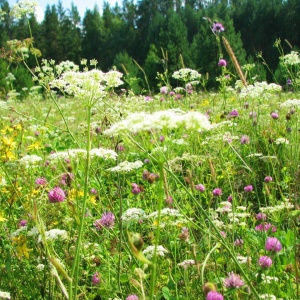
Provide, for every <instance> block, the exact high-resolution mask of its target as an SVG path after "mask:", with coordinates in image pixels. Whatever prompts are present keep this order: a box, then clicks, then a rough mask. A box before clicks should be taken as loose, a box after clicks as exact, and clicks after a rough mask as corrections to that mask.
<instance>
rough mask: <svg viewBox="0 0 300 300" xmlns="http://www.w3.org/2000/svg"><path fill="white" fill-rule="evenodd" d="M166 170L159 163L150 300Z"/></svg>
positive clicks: (154, 280) (153, 282) (154, 273)
mask: <svg viewBox="0 0 300 300" xmlns="http://www.w3.org/2000/svg"><path fill="white" fill-rule="evenodd" d="M163 178H164V169H163V162H159V183H158V198H157V201H158V203H157V224H156V226H157V227H156V231H155V245H154V254H153V260H152V263H153V264H152V274H151V281H150V297H149V299H150V300H152V299H153V296H154V289H155V283H156V271H157V247H158V244H159V238H160V219H161V209H162V203H163V198H164V182H163Z"/></svg>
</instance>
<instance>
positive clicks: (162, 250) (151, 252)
mask: <svg viewBox="0 0 300 300" xmlns="http://www.w3.org/2000/svg"><path fill="white" fill-rule="evenodd" d="M154 249H155V246H148V247H147V248H146V249H145V250H143V254H144V255H145V256H146V257H147V258H148V259H151V258H152V257H153V255H154ZM168 252H169V251H168V250H167V249H165V248H164V247H163V246H162V245H158V246H157V248H156V254H157V255H159V256H165V253H168Z"/></svg>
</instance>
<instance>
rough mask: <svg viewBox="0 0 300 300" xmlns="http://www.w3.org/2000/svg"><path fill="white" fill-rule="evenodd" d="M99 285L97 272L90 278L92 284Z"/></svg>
mask: <svg viewBox="0 0 300 300" xmlns="http://www.w3.org/2000/svg"><path fill="white" fill-rule="evenodd" d="M99 283H100V275H99V273H98V272H96V273H95V274H94V275H93V277H92V284H93V285H98V284H99Z"/></svg>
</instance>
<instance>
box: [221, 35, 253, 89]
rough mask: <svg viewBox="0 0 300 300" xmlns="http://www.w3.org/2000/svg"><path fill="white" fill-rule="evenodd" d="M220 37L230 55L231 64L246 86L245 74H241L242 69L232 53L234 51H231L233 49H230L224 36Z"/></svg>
mask: <svg viewBox="0 0 300 300" xmlns="http://www.w3.org/2000/svg"><path fill="white" fill-rule="evenodd" d="M222 39H223V43H224V46H225V49H226V51H227V52H228V54H229V57H230V59H231V61H232V63H233V65H234V67H235V69H236V71H237V73H238V75H239V77H240V79H241V80H242V82H243V85H244V86H247V81H246V78H245V76H244V74H243V71H242V69H241V67H240V64H239V62H238V60H237V59H236V57H235V54H234V52H233V50H232V48H231V46H230V44H229V42H228V41H227V39H226V38H225V37H224V36H222Z"/></svg>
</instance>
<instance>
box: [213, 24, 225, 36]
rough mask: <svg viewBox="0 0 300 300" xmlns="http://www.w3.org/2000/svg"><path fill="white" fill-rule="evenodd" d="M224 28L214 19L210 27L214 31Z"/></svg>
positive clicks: (220, 30)
mask: <svg viewBox="0 0 300 300" xmlns="http://www.w3.org/2000/svg"><path fill="white" fill-rule="evenodd" d="M224 30H225V28H224V27H223V25H222V24H221V23H218V22H217V21H214V25H213V27H212V31H213V32H214V33H216V32H218V33H219V32H222V31H224Z"/></svg>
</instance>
